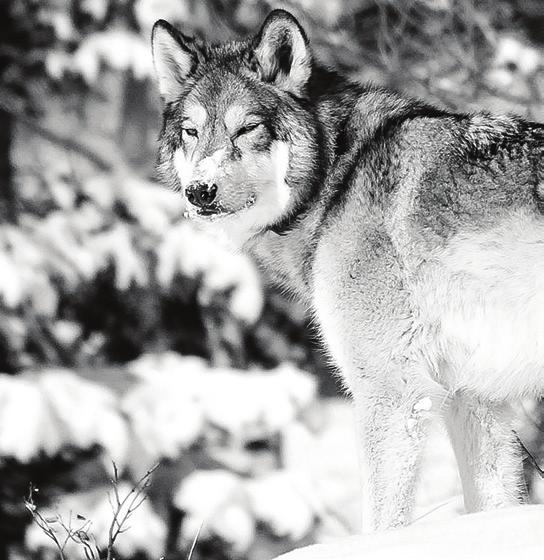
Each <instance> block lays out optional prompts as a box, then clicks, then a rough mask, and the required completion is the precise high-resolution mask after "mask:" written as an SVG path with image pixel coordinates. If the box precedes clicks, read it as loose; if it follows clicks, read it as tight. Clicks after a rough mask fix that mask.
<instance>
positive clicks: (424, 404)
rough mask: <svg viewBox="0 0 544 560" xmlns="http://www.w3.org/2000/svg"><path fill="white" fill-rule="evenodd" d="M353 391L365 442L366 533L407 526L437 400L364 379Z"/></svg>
mask: <svg viewBox="0 0 544 560" xmlns="http://www.w3.org/2000/svg"><path fill="white" fill-rule="evenodd" d="M357 385H358V387H357V388H356V390H354V391H353V396H354V401H355V407H356V412H357V420H358V428H359V434H360V439H361V441H362V449H361V453H362V457H361V460H362V464H363V512H362V514H363V532H365V533H367V532H372V531H378V530H383V529H389V528H393V527H398V526H402V525H405V524H407V523H408V522H409V520H410V513H411V510H412V507H413V502H414V491H415V483H416V478H417V474H418V469H419V464H420V458H421V452H422V449H423V445H424V442H425V436H426V424H427V419H428V417H429V412H430V409H431V401H430V399H429V398H428V397H425V396H423V395H422V394H421V393H420V392H416V391H411V390H409V389H406V390H405V391H403V392H399V391H394V390H392V389H391V388H390V387H384V386H381V387H376V386H372V385H369V384H367V383H363V382H358V383H357Z"/></svg>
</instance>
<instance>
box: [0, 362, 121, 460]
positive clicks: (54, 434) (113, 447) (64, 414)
mask: <svg viewBox="0 0 544 560" xmlns="http://www.w3.org/2000/svg"><path fill="white" fill-rule="evenodd" d="M93 445H100V446H101V447H102V449H103V450H104V453H105V456H106V458H105V461H106V462H109V461H111V460H112V459H113V460H114V461H116V463H117V464H118V465H119V466H122V465H123V464H124V462H125V457H126V453H127V448H128V432H127V427H126V423H125V420H124V419H123V418H122V417H121V414H120V411H119V409H118V406H117V399H116V397H115V396H114V395H113V393H111V392H110V391H109V390H108V389H106V388H104V387H101V386H99V385H97V384H95V383H92V382H90V381H86V380H84V379H81V378H80V377H78V376H76V375H74V374H73V373H71V372H69V371H65V370H45V371H42V372H40V373H38V374H23V375H18V376H9V375H2V374H0V456H1V457H13V458H15V459H17V460H18V461H20V462H22V463H28V462H29V461H31V460H32V459H33V458H35V457H37V456H38V454H39V453H40V452H41V451H43V452H44V453H45V454H47V455H48V456H53V455H55V454H57V453H59V452H60V451H61V450H62V449H63V448H65V447H67V446H74V447H76V448H79V449H88V448H90V447H91V446H93Z"/></svg>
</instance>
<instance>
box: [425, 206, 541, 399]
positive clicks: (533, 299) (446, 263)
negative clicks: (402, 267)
mask: <svg viewBox="0 0 544 560" xmlns="http://www.w3.org/2000/svg"><path fill="white" fill-rule="evenodd" d="M414 294H415V297H416V302H415V303H416V306H417V307H419V309H420V312H421V315H420V317H419V318H420V321H421V324H422V326H423V327H424V330H425V331H426V332H427V335H428V336H426V337H425V339H426V342H427V346H426V348H424V349H423V351H424V352H426V353H427V354H428V356H427V357H428V359H429V361H430V362H431V363H433V364H435V367H436V370H437V371H435V372H434V374H435V375H437V376H438V377H439V378H440V380H441V382H442V383H444V385H446V387H447V388H448V389H450V390H453V391H455V390H467V391H471V392H473V393H475V394H477V395H481V396H482V397H484V398H488V399H513V398H519V397H522V396H524V395H538V394H543V393H544V219H539V218H538V217H535V216H528V215H527V214H523V213H516V214H512V215H511V216H509V217H508V218H507V219H505V220H504V221H503V222H501V223H500V224H499V225H498V226H496V227H494V228H493V229H489V230H487V231H483V232H477V233H474V232H473V233H469V232H467V233H463V234H458V235H456V236H455V237H454V238H453V239H452V240H451V241H450V242H449V243H448V245H447V246H446V247H445V248H444V249H442V250H441V251H440V253H438V254H436V255H435V258H433V259H432V261H431V262H430V263H429V265H424V271H423V274H422V276H421V278H420V282H418V286H417V288H416V290H415V292H414ZM425 327H426V328H425Z"/></svg>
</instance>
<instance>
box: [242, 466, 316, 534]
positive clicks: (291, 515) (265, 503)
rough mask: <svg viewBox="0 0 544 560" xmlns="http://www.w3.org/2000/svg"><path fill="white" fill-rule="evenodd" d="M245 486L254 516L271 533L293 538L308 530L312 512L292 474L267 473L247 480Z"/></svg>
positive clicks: (311, 521) (286, 472)
mask: <svg viewBox="0 0 544 560" xmlns="http://www.w3.org/2000/svg"><path fill="white" fill-rule="evenodd" d="M246 488H247V492H248V495H249V502H250V506H251V509H252V511H253V513H254V514H255V517H256V518H257V519H259V520H260V521H262V522H263V523H265V524H266V525H267V526H268V527H269V529H270V530H271V531H272V533H273V534H274V535H275V536H277V537H279V538H288V539H290V540H292V541H297V540H300V539H302V538H303V537H304V536H306V535H307V534H308V533H309V532H310V530H311V529H312V527H313V525H314V520H315V511H314V510H313V509H312V507H311V505H310V503H309V501H308V499H307V497H305V496H304V495H303V494H302V493H301V492H300V484H299V483H298V481H297V480H296V478H295V477H294V476H293V474H292V473H290V472H288V471H285V470H280V471H276V472H271V473H269V474H267V475H264V476H261V477H258V478H255V479H253V480H249V481H248V482H247V485H246Z"/></svg>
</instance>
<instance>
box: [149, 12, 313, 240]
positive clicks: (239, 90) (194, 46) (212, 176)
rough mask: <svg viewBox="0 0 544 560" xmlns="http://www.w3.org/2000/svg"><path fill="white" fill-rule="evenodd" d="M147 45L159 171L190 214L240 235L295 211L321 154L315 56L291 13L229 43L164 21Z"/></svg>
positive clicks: (274, 14) (275, 16)
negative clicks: (158, 125)
mask: <svg viewBox="0 0 544 560" xmlns="http://www.w3.org/2000/svg"><path fill="white" fill-rule="evenodd" d="M152 44H153V58H154V64H155V70H156V74H157V80H158V86H159V91H160V93H161V96H162V98H163V100H164V102H165V109H164V123H163V129H162V132H161V139H160V150H159V158H158V161H159V171H160V173H161V175H162V177H163V178H164V179H165V180H167V181H168V182H170V183H171V185H172V186H173V187H174V188H175V189H177V190H180V191H181V192H182V193H183V194H184V196H185V197H186V199H187V202H188V208H189V215H190V216H191V217H194V218H199V219H201V220H205V221H215V220H217V221H218V222H221V223H222V224H223V225H224V226H226V227H225V229H226V230H227V231H228V230H234V231H233V232H234V233H236V237H240V236H241V237H242V238H244V239H242V241H243V240H245V239H247V238H248V237H251V236H252V235H254V234H256V233H257V232H259V231H262V230H265V229H267V228H269V227H272V226H274V225H275V224H277V223H278V222H280V221H284V220H286V219H288V218H289V216H292V215H294V214H295V213H297V212H298V210H299V209H300V206H301V204H302V203H303V201H304V200H305V199H307V197H308V196H309V190H310V189H311V185H310V183H311V181H310V180H309V177H311V176H312V175H313V174H314V170H315V167H316V162H317V160H318V157H317V156H318V154H317V152H318V146H317V144H318V142H317V137H318V132H317V130H316V125H315V122H316V121H315V117H313V109H312V106H311V103H310V102H309V100H308V85H309V81H310V78H311V75H312V56H311V53H310V49H309V45H308V40H307V38H306V35H305V33H304V31H303V29H302V28H301V26H300V25H299V23H298V22H297V20H296V19H295V18H294V17H293V16H292V15H291V14H289V13H288V12H285V11H283V10H275V11H273V12H272V13H271V14H270V15H269V16H268V17H267V19H266V21H265V22H264V24H263V26H262V28H261V30H260V31H259V33H258V34H257V35H256V36H255V37H254V38H251V39H248V40H246V41H240V42H233V43H228V44H209V43H204V42H202V41H199V40H198V39H195V38H191V37H187V36H185V35H184V34H182V33H180V32H179V31H177V30H176V29H174V28H173V27H172V26H171V25H169V24H168V23H167V22H165V21H162V20H161V21H158V22H157V23H156V24H155V26H154V28H153V35H152Z"/></svg>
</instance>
